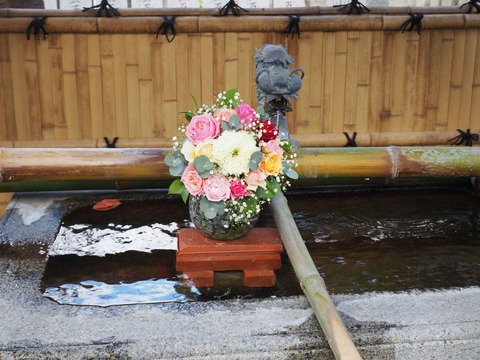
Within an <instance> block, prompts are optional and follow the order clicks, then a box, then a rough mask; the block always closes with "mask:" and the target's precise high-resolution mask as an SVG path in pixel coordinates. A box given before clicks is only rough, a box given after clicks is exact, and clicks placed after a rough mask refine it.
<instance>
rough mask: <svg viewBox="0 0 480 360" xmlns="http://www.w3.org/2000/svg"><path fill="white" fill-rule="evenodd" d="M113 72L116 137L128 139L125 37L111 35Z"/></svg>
mask: <svg viewBox="0 0 480 360" xmlns="http://www.w3.org/2000/svg"><path fill="white" fill-rule="evenodd" d="M112 52H113V72H114V82H115V119H116V127H117V136H118V137H121V138H122V137H128V136H129V134H128V128H129V126H128V117H127V116H128V99H127V71H126V66H125V52H126V50H125V35H123V34H113V35H112Z"/></svg>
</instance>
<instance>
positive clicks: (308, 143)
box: [0, 130, 480, 148]
mask: <svg viewBox="0 0 480 360" xmlns="http://www.w3.org/2000/svg"><path fill="white" fill-rule="evenodd" d="M471 133H472V134H479V133H480V130H472V131H471ZM291 135H292V138H293V139H295V140H297V141H299V142H300V144H301V145H302V146H303V147H344V146H345V145H346V143H347V138H346V137H345V135H344V134H343V133H328V134H291ZM349 136H350V137H352V136H353V134H352V133H349ZM456 136H458V132H457V131H423V132H418V131H417V132H371V133H368V132H364V133H358V134H357V135H356V138H355V141H356V144H357V146H358V147H371V146H377V147H378V146H391V145H395V146H442V145H443V146H447V145H449V143H448V140H451V139H452V138H454V137H456ZM171 144H172V142H171V139H170V138H119V139H118V141H117V143H116V147H117V148H150V147H151V148H154V147H157V148H166V147H170V145H171ZM473 146H480V142H474V143H473ZM0 147H5V148H105V147H106V143H105V140H104V139H103V138H98V139H83V140H82V139H78V140H13V141H9V140H4V141H1V140H0Z"/></svg>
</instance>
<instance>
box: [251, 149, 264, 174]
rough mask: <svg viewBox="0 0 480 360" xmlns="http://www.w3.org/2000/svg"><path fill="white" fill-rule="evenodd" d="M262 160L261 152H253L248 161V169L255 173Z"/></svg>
mask: <svg viewBox="0 0 480 360" xmlns="http://www.w3.org/2000/svg"><path fill="white" fill-rule="evenodd" d="M262 159H263V153H262V152H261V151H255V152H254V153H253V154H252V156H250V161H249V163H248V167H249V168H250V170H252V171H255V170H258V167H259V166H260V163H261V162H262Z"/></svg>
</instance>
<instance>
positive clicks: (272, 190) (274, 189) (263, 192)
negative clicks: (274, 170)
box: [255, 178, 282, 200]
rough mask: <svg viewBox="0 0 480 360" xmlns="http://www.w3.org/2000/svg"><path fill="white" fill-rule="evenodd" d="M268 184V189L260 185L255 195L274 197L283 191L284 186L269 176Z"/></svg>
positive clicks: (264, 197) (266, 197)
mask: <svg viewBox="0 0 480 360" xmlns="http://www.w3.org/2000/svg"><path fill="white" fill-rule="evenodd" d="M266 181H267V186H266V189H264V188H261V187H258V188H257V191H256V192H255V195H257V196H258V197H259V198H261V199H265V200H266V199H273V198H274V197H275V196H277V195H278V194H281V193H282V188H281V186H280V184H279V183H278V182H276V181H275V180H272V179H269V178H267V180H266Z"/></svg>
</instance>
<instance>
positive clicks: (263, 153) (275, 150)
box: [165, 89, 298, 227]
mask: <svg viewBox="0 0 480 360" xmlns="http://www.w3.org/2000/svg"><path fill="white" fill-rule="evenodd" d="M195 103H196V102H195ZM196 105H197V104H196ZM185 117H186V119H187V121H188V122H187V123H186V124H185V125H183V126H181V127H180V129H179V134H180V135H179V136H175V137H173V138H172V145H173V152H172V153H170V154H168V155H167V156H166V157H165V163H166V164H167V165H168V166H169V171H170V174H171V175H173V176H179V177H180V179H176V180H175V181H173V183H172V184H171V186H170V188H169V193H170V194H180V195H181V196H182V198H183V200H184V201H185V202H186V201H187V199H188V197H189V196H191V197H194V198H195V200H196V201H197V202H199V203H200V210H201V211H202V212H203V215H204V216H205V217H206V218H207V219H213V218H215V217H216V216H218V215H220V216H226V217H227V219H228V220H229V221H227V222H225V223H224V225H223V226H224V227H228V226H229V224H238V223H248V222H249V221H250V219H251V218H253V217H255V216H257V217H258V213H259V212H260V210H261V207H262V205H263V204H265V202H268V201H269V200H270V199H271V198H273V197H275V196H276V195H278V194H279V193H280V192H282V190H286V188H287V187H288V186H289V185H290V181H289V180H288V178H292V179H297V178H298V174H297V173H296V171H295V170H294V169H293V168H294V167H295V166H296V156H297V154H296V152H295V148H294V147H293V146H292V142H291V141H289V140H281V139H279V133H278V129H277V128H276V127H275V125H274V124H273V123H272V122H270V121H269V120H268V119H266V118H265V117H266V116H265V114H264V111H263V109H262V108H259V109H258V110H257V111H255V110H254V109H252V107H250V106H249V105H248V104H245V103H243V101H242V100H241V99H240V95H239V93H238V92H237V91H236V90H235V89H233V90H229V91H225V92H222V93H220V94H218V98H217V101H216V103H215V104H214V105H212V106H208V105H203V106H202V107H200V108H198V105H197V110H196V112H195V113H192V112H186V113H185Z"/></svg>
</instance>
